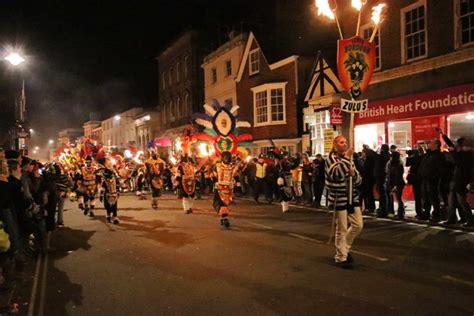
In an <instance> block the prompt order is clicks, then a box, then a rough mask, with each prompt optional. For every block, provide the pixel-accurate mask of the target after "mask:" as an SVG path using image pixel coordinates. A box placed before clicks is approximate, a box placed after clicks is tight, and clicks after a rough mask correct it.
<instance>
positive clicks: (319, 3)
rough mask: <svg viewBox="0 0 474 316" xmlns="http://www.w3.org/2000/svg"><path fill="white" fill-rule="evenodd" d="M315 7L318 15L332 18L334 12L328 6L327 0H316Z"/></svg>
mask: <svg viewBox="0 0 474 316" xmlns="http://www.w3.org/2000/svg"><path fill="white" fill-rule="evenodd" d="M316 8H318V15H324V16H327V17H328V18H330V19H331V20H334V13H333V12H332V10H331V7H330V6H329V1H328V0H316Z"/></svg>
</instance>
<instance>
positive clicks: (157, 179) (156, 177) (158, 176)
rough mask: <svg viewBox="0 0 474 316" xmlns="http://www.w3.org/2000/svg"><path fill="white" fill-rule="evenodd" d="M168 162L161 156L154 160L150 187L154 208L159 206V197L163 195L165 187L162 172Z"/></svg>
mask: <svg viewBox="0 0 474 316" xmlns="http://www.w3.org/2000/svg"><path fill="white" fill-rule="evenodd" d="M165 165H166V163H165V162H164V161H163V160H161V159H160V158H158V159H156V160H155V161H154V162H153V165H152V166H151V169H150V173H149V174H150V189H151V196H152V198H151V207H152V208H153V209H155V210H156V209H157V208H158V198H159V197H160V196H161V190H162V189H163V178H162V173H163V170H164V169H165Z"/></svg>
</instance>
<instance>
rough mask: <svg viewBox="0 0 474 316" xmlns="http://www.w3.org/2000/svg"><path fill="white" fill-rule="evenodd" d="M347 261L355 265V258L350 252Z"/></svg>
mask: <svg viewBox="0 0 474 316" xmlns="http://www.w3.org/2000/svg"><path fill="white" fill-rule="evenodd" d="M346 261H347V262H348V263H353V262H354V257H353V256H352V254H351V253H350V252H349V253H348V254H347V259H346Z"/></svg>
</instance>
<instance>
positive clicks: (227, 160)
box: [213, 151, 236, 228]
mask: <svg viewBox="0 0 474 316" xmlns="http://www.w3.org/2000/svg"><path fill="white" fill-rule="evenodd" d="M235 171H236V166H235V165H234V164H233V163H232V156H231V154H230V152H228V151H225V152H223V153H222V162H219V163H217V164H216V173H217V182H216V190H215V191H214V203H213V205H214V209H215V210H216V212H218V213H219V215H220V216H221V225H222V226H225V227H226V228H228V227H229V226H230V223H229V205H230V204H231V203H232V199H233V189H234V176H235Z"/></svg>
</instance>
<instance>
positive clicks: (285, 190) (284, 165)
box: [275, 157, 293, 213]
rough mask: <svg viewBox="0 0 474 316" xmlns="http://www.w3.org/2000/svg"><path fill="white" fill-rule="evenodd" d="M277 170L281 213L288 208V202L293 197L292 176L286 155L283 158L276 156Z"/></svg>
mask: <svg viewBox="0 0 474 316" xmlns="http://www.w3.org/2000/svg"><path fill="white" fill-rule="evenodd" d="M277 160H278V161H277V162H275V163H276V165H277V170H278V174H279V177H278V180H277V183H278V187H279V189H280V200H281V209H282V211H283V213H285V212H288V211H289V210H290V207H289V204H288V202H290V201H291V200H292V199H293V176H292V175H291V164H290V163H289V162H288V160H287V159H286V157H283V159H281V160H280V159H278V158H277Z"/></svg>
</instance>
